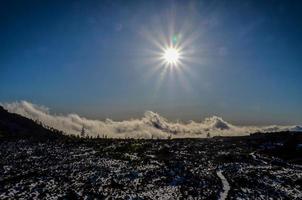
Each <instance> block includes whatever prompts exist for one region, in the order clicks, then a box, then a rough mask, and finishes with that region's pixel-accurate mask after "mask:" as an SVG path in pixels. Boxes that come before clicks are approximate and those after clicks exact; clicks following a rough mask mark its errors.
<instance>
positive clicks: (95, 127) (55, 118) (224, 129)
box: [1, 101, 302, 138]
mask: <svg viewBox="0 0 302 200" xmlns="http://www.w3.org/2000/svg"><path fill="white" fill-rule="evenodd" d="M1 105H2V106H3V107H4V108H5V109H7V110H8V111H9V112H11V113H17V114H20V115H22V116H24V117H27V118H30V119H33V120H38V121H40V122H42V123H43V124H45V125H47V126H51V127H54V128H56V129H59V130H62V131H64V132H65V133H67V134H71V135H79V134H80V132H81V130H82V128H83V127H84V128H85V130H86V134H87V135H88V136H92V137H97V136H100V137H103V136H106V137H109V138H167V137H169V136H172V137H175V138H183V137H200V138H203V137H207V136H208V134H209V135H210V136H218V135H220V136H236V135H248V134H249V133H253V132H259V131H261V132H275V131H288V130H289V131H302V127H301V126H277V125H272V126H264V127H256V126H236V125H233V124H230V123H228V122H226V121H224V120H223V119H222V118H221V117H217V116H212V117H208V118H205V119H204V120H203V121H201V122H195V121H190V122H189V123H184V122H172V121H169V120H168V119H166V118H164V117H162V116H160V115H159V114H158V113H154V112H152V111H146V112H145V114H144V116H143V117H142V118H140V119H131V120H124V121H113V120H111V119H106V120H105V121H101V120H91V119H87V118H85V117H80V116H79V115H77V114H68V115H56V114H52V113H51V112H50V110H49V108H47V107H45V106H39V105H35V104H32V103H30V102H27V101H20V102H13V103H2V104H1Z"/></svg>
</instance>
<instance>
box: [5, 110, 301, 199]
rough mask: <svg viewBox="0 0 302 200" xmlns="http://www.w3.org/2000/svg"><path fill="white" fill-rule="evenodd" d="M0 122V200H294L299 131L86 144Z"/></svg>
mask: <svg viewBox="0 0 302 200" xmlns="http://www.w3.org/2000/svg"><path fill="white" fill-rule="evenodd" d="M0 121H1V123H0V125H1V126H0V128H1V129H0V131H1V139H0V199H302V166H301V158H302V156H301V155H302V154H301V153H302V151H301V148H300V143H301V133H299V132H296V133H293V132H282V133H266V134H262V133H258V134H253V135H251V136H245V137H216V138H209V139H171V140H134V139H127V140H118V139H88V138H76V137H67V136H64V135H63V134H62V133H61V132H59V131H57V130H54V129H49V128H45V127H44V126H42V125H41V124H37V123H35V122H33V121H31V120H28V119H26V118H22V117H20V116H18V115H14V114H10V113H6V111H3V110H2V111H1V115H0ZM40 132H41V133H42V134H41V135H38V134H39V133H40ZM31 133H33V134H31ZM48 135H49V137H48Z"/></svg>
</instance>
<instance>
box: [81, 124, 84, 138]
mask: <svg viewBox="0 0 302 200" xmlns="http://www.w3.org/2000/svg"><path fill="white" fill-rule="evenodd" d="M81 137H85V128H84V126H83V127H82V131H81Z"/></svg>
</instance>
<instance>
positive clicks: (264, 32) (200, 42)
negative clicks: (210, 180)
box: [0, 0, 302, 126]
mask: <svg viewBox="0 0 302 200" xmlns="http://www.w3.org/2000/svg"><path fill="white" fill-rule="evenodd" d="M301 6H302V3H301V2H299V1H290V2H285V1H266V2H263V1H245V2H244V3H242V2H241V1H219V2H217V1H188V2H182V1H176V0H175V1H173V0H171V1H164V2H159V1H148V2H144V1H132V2H125V1H114V2H112V1H90V2H85V1H62V2H61V1H34V0H31V1H26V2H21V1H1V2H0V13H1V18H2V19H3V20H1V21H0V29H1V31H0V42H1V45H2V48H1V54H0V102H1V103H2V104H3V103H13V102H20V101H22V100H25V101H28V102H30V103H32V104H35V105H39V106H45V107H47V108H50V112H51V113H58V114H61V115H68V114H69V113H77V114H78V115H79V116H82V117H83V116H84V117H85V118H88V119H96V120H102V119H106V118H110V119H113V120H117V121H120V120H128V119H131V118H136V119H139V118H141V117H143V115H144V112H145V111H147V110H150V111H153V112H156V113H159V114H160V115H162V116H164V117H165V118H167V119H169V120H172V121H177V120H181V121H184V122H186V121H189V120H194V121H202V120H203V119H205V118H207V117H211V116H219V117H221V118H222V119H224V120H226V121H227V122H230V123H231V124H236V125H243V126H247V125H253V126H265V125H301V123H302V113H301V112H300V110H299V109H300V108H301V107H302V101H301V99H302V93H301V91H302V79H301V75H300V74H302V67H301V63H302V62H301V55H300V52H301V51H302V40H301V35H302V22H301V20H300V19H301V18H302V13H301V12H300V10H299V8H301Z"/></svg>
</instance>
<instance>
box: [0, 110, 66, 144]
mask: <svg viewBox="0 0 302 200" xmlns="http://www.w3.org/2000/svg"><path fill="white" fill-rule="evenodd" d="M61 137H65V136H64V135H63V133H62V132H61V131H58V130H56V129H53V128H48V127H44V126H43V125H42V124H41V123H37V122H35V121H33V120H31V119H28V118H25V117H22V116H20V115H18V114H14V113H9V112H8V111H6V110H5V109H4V108H3V107H1V106H0V138H8V139H29V138H31V139H55V138H61Z"/></svg>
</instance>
